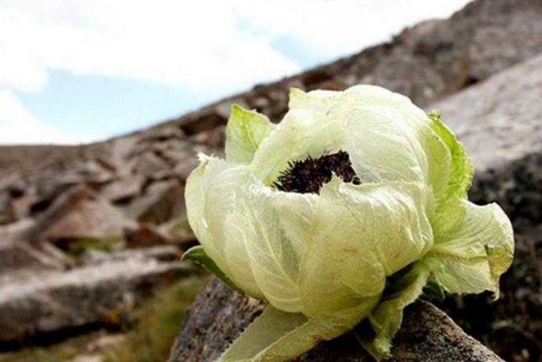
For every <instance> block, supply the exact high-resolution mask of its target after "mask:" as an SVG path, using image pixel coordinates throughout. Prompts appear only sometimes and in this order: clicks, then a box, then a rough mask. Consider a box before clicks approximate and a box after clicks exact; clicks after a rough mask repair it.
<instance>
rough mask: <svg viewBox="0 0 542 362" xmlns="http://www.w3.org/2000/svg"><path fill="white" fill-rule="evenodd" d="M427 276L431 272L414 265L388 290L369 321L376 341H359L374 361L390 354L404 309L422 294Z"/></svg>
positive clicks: (421, 265)
mask: <svg viewBox="0 0 542 362" xmlns="http://www.w3.org/2000/svg"><path fill="white" fill-rule="evenodd" d="M428 277H429V270H428V269H427V268H426V267H425V266H424V265H423V264H417V265H415V266H414V267H413V268H412V270H410V271H409V272H408V273H407V274H406V275H404V276H402V277H401V278H399V279H397V280H394V282H393V283H392V285H390V286H389V287H388V288H387V289H386V291H387V293H389V294H388V295H387V296H386V297H385V298H384V299H383V300H381V301H380V302H379V304H378V306H377V307H376V308H375V309H374V310H373V311H372V312H371V315H370V316H369V321H370V323H371V326H372V327H373V330H374V332H375V334H376V335H375V338H374V339H372V340H364V339H360V342H361V343H362V345H363V346H364V347H365V349H367V351H369V353H371V355H372V356H373V357H374V358H375V359H377V360H380V359H382V358H383V357H386V356H388V355H389V353H390V350H391V346H392V339H393V337H394V336H395V334H396V333H397V331H399V329H400V328H401V324H402V322H403V310H404V309H405V308H406V307H407V306H408V305H409V304H411V303H413V302H414V301H416V299H418V297H419V296H420V295H421V294H422V292H423V288H424V287H425V285H426V284H427V280H428Z"/></svg>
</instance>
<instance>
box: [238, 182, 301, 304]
mask: <svg viewBox="0 0 542 362" xmlns="http://www.w3.org/2000/svg"><path fill="white" fill-rule="evenodd" d="M245 192H246V197H245V198H244V199H243V200H242V203H243V204H242V205H239V208H238V209H237V212H236V214H235V216H236V219H235V221H232V223H231V224H232V225H233V224H235V228H239V230H240V231H241V232H240V233H239V237H240V238H243V239H244V240H246V242H245V245H246V250H247V252H248V256H249V258H250V263H251V266H252V270H253V272H254V277H255V279H256V282H257V284H258V286H259V288H260V289H261V290H262V292H263V294H264V295H265V297H266V299H267V300H268V301H269V302H270V303H271V304H272V305H274V306H275V307H277V308H279V309H282V310H284V311H287V312H298V311H300V309H301V302H300V299H299V292H298V277H299V255H298V251H299V250H298V249H296V247H295V246H294V244H293V243H292V242H291V241H290V239H289V238H288V233H287V232H285V228H284V226H285V225H284V223H283V222H284V219H283V218H282V217H281V216H280V214H279V212H278V210H279V209H278V208H277V206H276V204H277V202H278V201H277V196H280V195H283V194H284V193H281V192H277V191H272V190H270V189H269V188H267V187H266V186H265V185H263V184H262V183H259V184H255V185H253V186H251V187H249V188H248V189H246V190H245ZM299 196H301V197H302V195H299Z"/></svg>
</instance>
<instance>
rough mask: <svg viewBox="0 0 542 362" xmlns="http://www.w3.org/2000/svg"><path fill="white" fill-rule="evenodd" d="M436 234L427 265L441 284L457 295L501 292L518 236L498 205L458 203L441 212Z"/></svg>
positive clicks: (453, 203) (435, 227) (450, 204)
mask: <svg viewBox="0 0 542 362" xmlns="http://www.w3.org/2000/svg"><path fill="white" fill-rule="evenodd" d="M434 232H435V246H434V248H433V249H432V250H431V251H430V252H429V253H428V254H427V256H426V257H425V263H426V264H427V265H429V267H430V269H431V272H432V278H433V279H434V280H435V281H436V282H437V283H439V284H440V285H441V286H442V287H443V288H444V289H445V290H447V291H449V292H454V293H480V292H482V291H484V290H491V291H494V292H496V293H498V284H499V278H500V276H501V274H502V273H504V272H505V271H506V270H507V269H508V268H509V266H510V264H511V263H512V258H513V254H514V236H513V231H512V226H511V224H510V220H509V219H508V217H507V216H506V215H505V214H504V212H503V211H502V209H501V208H500V207H499V206H498V205H497V204H490V205H487V206H477V205H474V204H473V203H471V202H468V201H465V200H455V201H453V202H451V203H449V204H448V205H446V207H445V208H444V209H443V210H442V212H440V213H439V215H438V219H437V220H436V221H435V222H434Z"/></svg>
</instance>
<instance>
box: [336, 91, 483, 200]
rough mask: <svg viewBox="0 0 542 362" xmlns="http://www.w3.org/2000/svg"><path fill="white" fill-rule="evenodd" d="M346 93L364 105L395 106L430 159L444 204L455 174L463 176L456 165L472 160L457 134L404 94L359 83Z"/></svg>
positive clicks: (429, 174)
mask: <svg viewBox="0 0 542 362" xmlns="http://www.w3.org/2000/svg"><path fill="white" fill-rule="evenodd" d="M345 93H347V94H350V95H353V96H354V97H355V98H357V100H356V102H358V103H360V104H367V105H371V106H378V107H384V108H387V109H394V110H395V111H397V112H398V113H399V114H400V115H401V120H402V122H404V123H406V124H408V125H409V127H411V128H412V129H413V131H414V133H415V134H416V137H417V139H418V141H419V143H420V144H421V146H422V148H423V150H424V152H425V156H426V159H427V160H426V162H427V168H426V170H425V171H426V175H425V177H426V180H427V183H428V184H429V185H431V187H432V188H433V192H434V195H435V198H436V199H437V203H440V201H439V200H440V198H442V197H444V194H445V193H447V190H448V189H449V188H450V187H451V186H449V185H450V184H454V183H455V181H454V180H452V177H455V178H457V177H461V176H460V175H461V173H457V172H456V171H459V170H458V169H457V166H456V165H457V164H463V163H464V162H468V157H466V153H464V150H463V148H462V146H461V144H460V143H459V142H457V140H456V139H455V137H454V136H453V134H452V133H451V132H450V131H449V130H448V129H447V128H446V127H444V126H443V125H442V123H441V122H440V121H438V122H436V120H435V118H434V117H433V116H432V117H429V116H428V115H427V114H426V113H425V112H424V111H423V110H422V109H420V108H419V107H417V106H416V105H414V104H413V103H412V101H411V100H410V99H409V98H407V97H405V96H403V95H401V94H398V93H393V92H391V91H389V90H387V89H384V88H381V87H376V86H370V85H360V86H355V87H352V88H349V89H347V90H346V91H345ZM450 136H451V137H450ZM460 149H461V150H463V154H461V153H460V152H458V151H459V150H460ZM463 156H465V157H463ZM468 167H469V166H465V168H464V169H463V170H464V171H467V170H468ZM463 174H465V173H463ZM467 174H468V173H467ZM471 176H472V172H471ZM469 184H470V181H469Z"/></svg>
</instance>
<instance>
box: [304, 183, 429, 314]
mask: <svg viewBox="0 0 542 362" xmlns="http://www.w3.org/2000/svg"><path fill="white" fill-rule="evenodd" d="M425 191H426V190H425V189H424V187H423V185H417V184H408V183H402V182H395V183H388V184H362V185H359V186H356V185H352V184H346V183H343V182H342V181H340V180H339V179H338V178H334V179H333V180H332V182H330V183H328V184H326V185H325V186H324V187H323V188H322V190H321V197H320V199H319V201H318V203H317V204H316V209H315V211H314V217H313V226H312V230H313V231H312V235H313V237H312V239H309V240H308V242H309V243H310V244H309V248H310V249H309V251H308V253H307V256H306V258H304V259H303V261H302V264H301V272H300V275H301V280H300V284H301V294H302V299H303V305H304V307H305V310H304V312H305V313H306V314H307V315H315V314H318V313H321V312H328V311H331V310H336V309H340V308H346V307H351V306H352V305H353V304H355V303H356V302H357V300H359V299H361V298H364V297H368V296H375V295H379V294H380V293H381V292H382V290H383V288H384V284H385V278H386V276H387V275H391V274H393V273H394V272H396V271H398V270H400V269H402V268H403V267H405V266H406V265H408V264H410V263H411V262H413V261H415V260H417V259H419V258H420V257H421V256H422V255H423V254H424V253H425V252H426V251H427V250H428V249H429V248H430V247H431V245H432V233H431V226H430V225H429V222H428V220H427V218H426V215H425V207H426V199H425Z"/></svg>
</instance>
